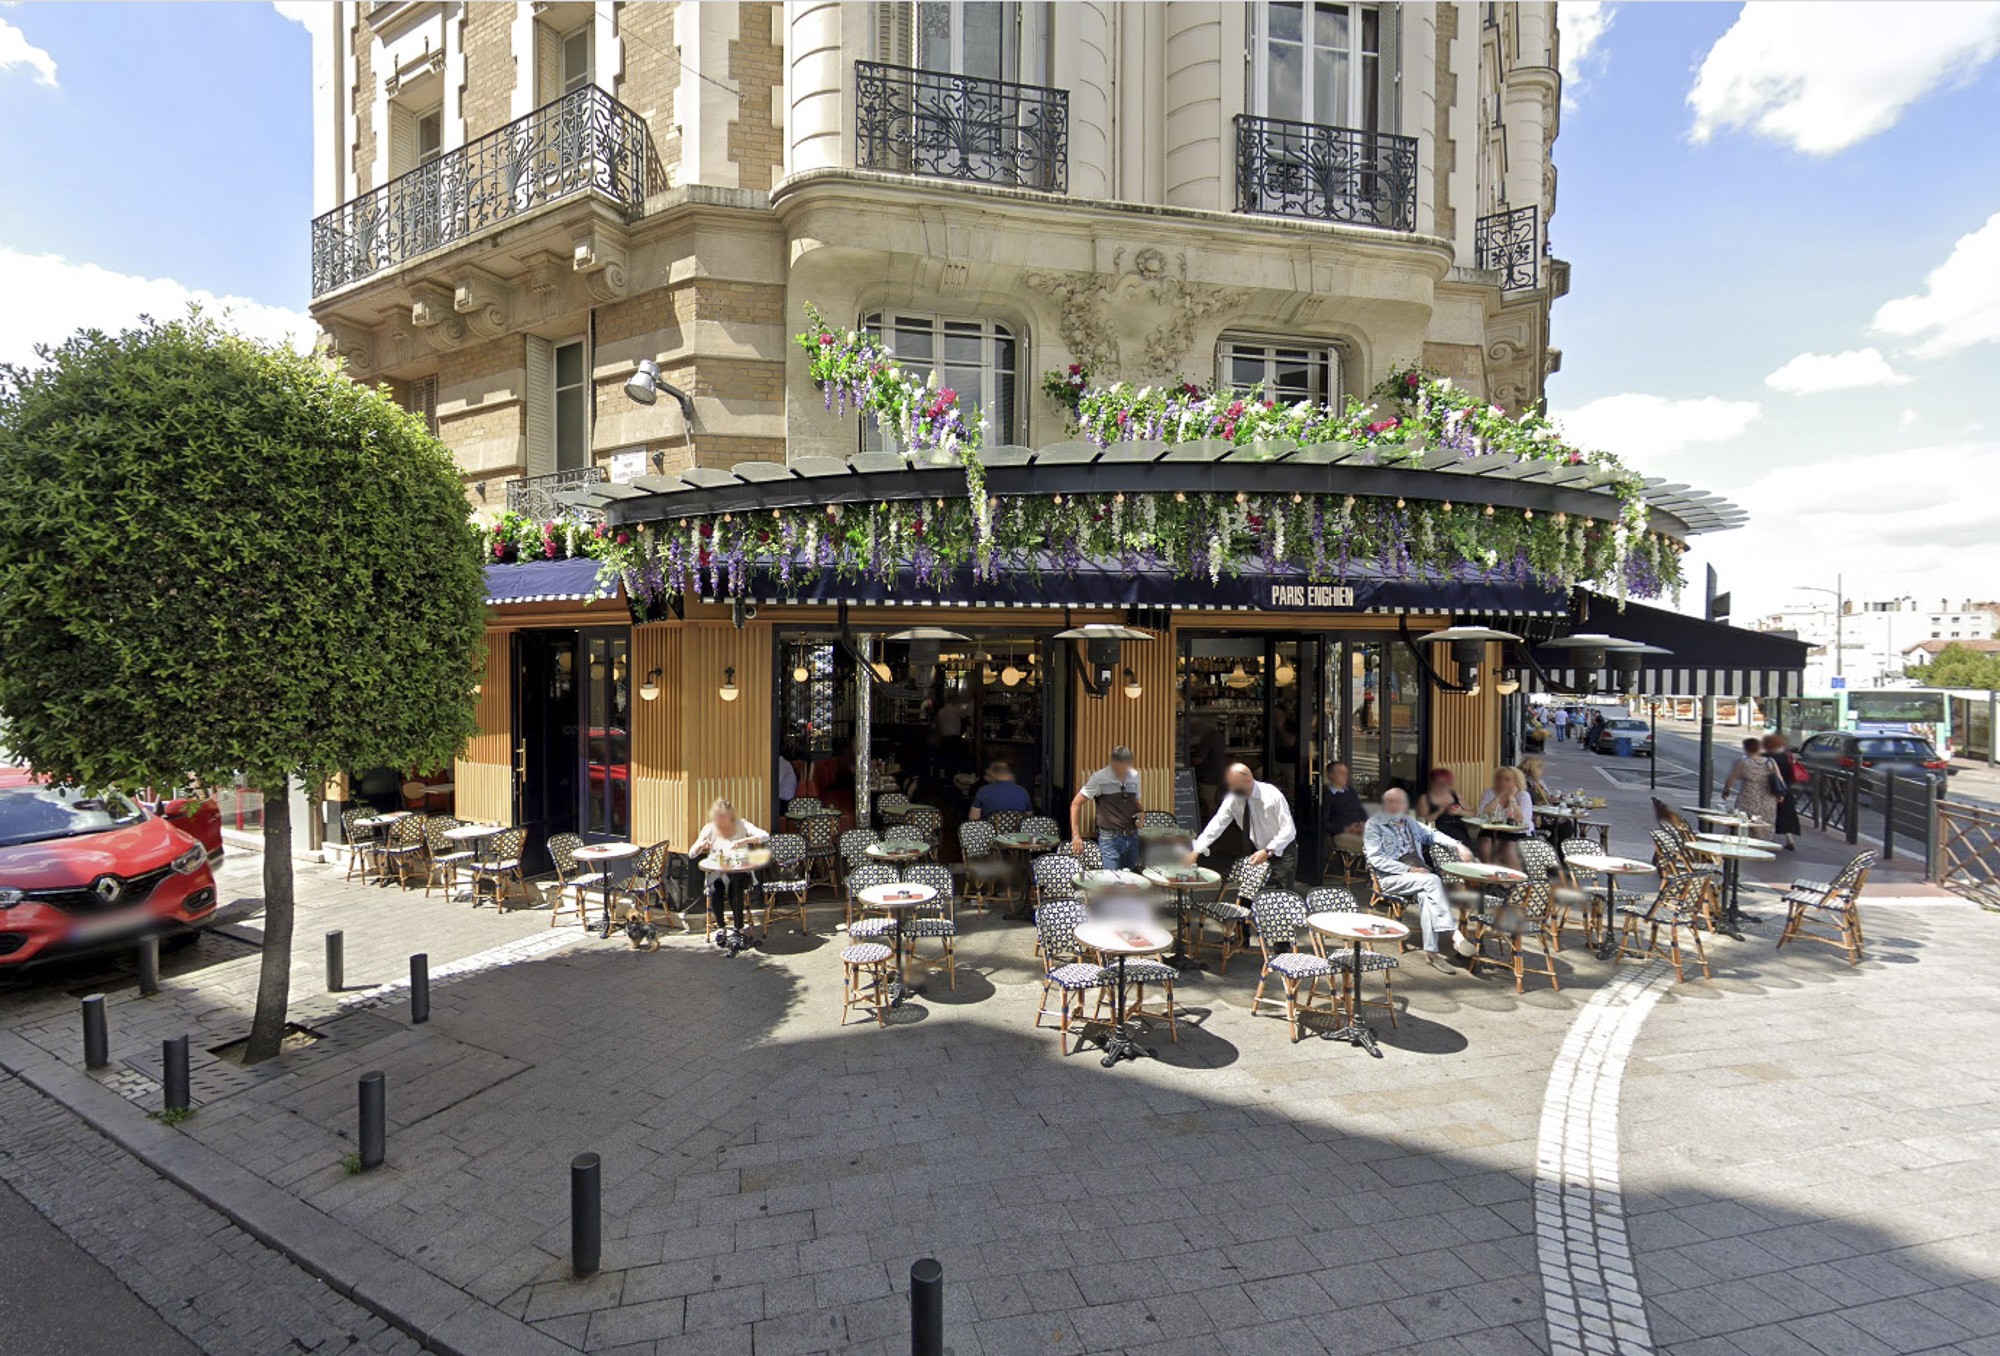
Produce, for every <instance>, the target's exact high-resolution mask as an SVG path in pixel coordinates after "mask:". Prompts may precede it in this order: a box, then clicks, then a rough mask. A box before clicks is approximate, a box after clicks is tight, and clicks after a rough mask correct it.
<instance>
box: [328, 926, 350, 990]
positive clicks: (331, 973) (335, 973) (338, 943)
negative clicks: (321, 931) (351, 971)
mask: <svg viewBox="0 0 2000 1356" xmlns="http://www.w3.org/2000/svg"><path fill="white" fill-rule="evenodd" d="M346 987H347V938H346V937H345V936H344V935H343V934H342V933H341V931H340V929H339V928H335V929H334V930H333V931H332V932H329V933H327V934H326V991H327V992H328V993H339V992H340V991H341V990H342V989H345V988H346Z"/></svg>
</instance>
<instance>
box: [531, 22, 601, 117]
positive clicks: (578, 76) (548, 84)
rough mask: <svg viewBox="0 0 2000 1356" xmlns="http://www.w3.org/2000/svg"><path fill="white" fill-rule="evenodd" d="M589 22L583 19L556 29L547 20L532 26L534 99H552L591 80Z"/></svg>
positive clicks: (547, 100)
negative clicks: (577, 22) (581, 22)
mask: <svg viewBox="0 0 2000 1356" xmlns="http://www.w3.org/2000/svg"><path fill="white" fill-rule="evenodd" d="M592 47H593V43H592V39H591V25H590V24H589V23H583V24H580V25H578V26H577V27H575V28H571V29H569V30H568V31H566V32H558V31H557V30H556V29H555V28H553V27H551V26H550V25H549V24H547V23H540V24H537V25H536V26H535V48H536V50H535V86H536V89H535V93H536V95H537V96H538V97H537V100H536V102H537V103H543V104H548V103H554V102H555V101H556V100H557V99H560V98H562V97H563V96H564V95H565V94H569V93H572V92H573V91H575V90H579V89H582V88H583V87H584V86H585V85H588V84H590V83H591V81H592V76H593V75H594V73H595V66H596V61H595V57H596V53H595V52H594V51H593V50H592Z"/></svg>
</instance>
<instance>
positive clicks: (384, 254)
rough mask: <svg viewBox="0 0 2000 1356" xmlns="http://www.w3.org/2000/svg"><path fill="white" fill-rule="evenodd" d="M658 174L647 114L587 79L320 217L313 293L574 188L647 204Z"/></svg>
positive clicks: (454, 239)
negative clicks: (495, 129) (518, 116)
mask: <svg viewBox="0 0 2000 1356" xmlns="http://www.w3.org/2000/svg"><path fill="white" fill-rule="evenodd" d="M656 179H657V174H656V171H655V167H654V163H653V142H652V137H651V135H650V134H649V133H648V132H647V130H646V121H645V119H644V118H641V117H640V116H639V115H638V114H637V113H635V112H633V111H632V110H631V109H629V108H627V107H626V106H625V105H624V104H621V103H619V102H618V101H617V100H616V99H614V98H612V97H611V96H610V95H609V94H606V93H605V92H604V91H603V90H601V89H599V88H597V87H596V86H595V85H586V86H584V87H583V88H581V89H577V90H572V91H571V92H570V93H568V94H565V95H564V96H563V97H562V98H560V99H558V100H556V101H555V102H554V103H550V104H544V105H543V106H542V107H540V108H538V109H536V110H535V111H534V112H532V113H530V114H528V115H527V116H526V117H524V118H518V119H516V120H515V121H513V122H510V123H508V124H507V125H506V126H505V127H502V128H500V129H498V130H497V131H493V132H489V133H487V134H486V135H485V136H483V137H479V138H478V139H476V140H474V141H468V142H466V143H465V145H463V146H458V147H455V148H453V149H452V150H449V151H446V152H445V153H444V154H443V155H440V156H439V157H438V158H437V159H435V160H433V161H431V162H430V163H429V164H427V165H420V166H418V167H417V168H416V169H413V170H411V171H410V172H409V173H407V174H402V175H398V176H397V177H396V178H394V179H391V180H390V181H389V182H388V183H386V184H383V185H382V186H381V187H380V188H377V189H374V190H372V191H371V192H368V193H364V194H362V195H361V196H360V197H358V198H354V199H352V200H350V201H348V202H344V203H342V204H341V205H340V206H338V207H336V208H334V209H333V210H332V211H331V212H328V213H326V214H325V215H324V216H321V217H319V218H318V219H316V220H315V221H314V222H313V227H312V290H313V295H314V296H316V297H318V296H324V295H326V294H327V293H328V292H332V291H334V290H335V289H337V288H341V287H345V286H346V285H347V284H349V283H351V282H356V281H358V280H360V279H362V278H366V277H370V276H372V275H374V274H376V273H380V272H382V271H384V270H385V269H391V268H395V267H397V266H398V265H401V264H404V263H407V262H409V261H410V260H411V259H414V258H416V257H417V256H419V255H422V254H426V253H428V252H429V251H431V250H435V249H440V248H442V247H444V246H446V245H451V244H456V243H457V242H459V241H461V240H464V239H466V238H468V237H470V236H472V235H474V234H476V233H478V232H480V231H483V230H486V229H487V228H488V227H491V226H496V225H499V224H500V223H502V222H504V221H507V220H510V219H511V218H514V217H518V216H520V215H521V214H522V213H524V212H528V211H532V210H533V209H535V208H537V207H542V206H545V205H547V204H549V203H552V202H555V201H557V200H558V199H561V198H567V197H569V196H571V195H572V194H577V193H584V192H596V193H601V194H603V195H604V196H605V197H607V198H610V199H611V200H612V201H614V202H616V203H619V204H621V205H622V206H624V207H626V208H630V209H637V208H639V207H642V206H644V204H645V201H646V194H647V192H648V187H649V185H651V184H653V183H654V182H656Z"/></svg>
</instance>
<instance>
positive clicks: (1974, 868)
mask: <svg viewBox="0 0 2000 1356" xmlns="http://www.w3.org/2000/svg"><path fill="white" fill-rule="evenodd" d="M1936 863H1937V869H1936V871H1935V873H1934V876H1933V878H1934V879H1935V880H1936V881H1937V883H1938V884H1939V885H1944V886H1949V887H1950V888H1951V889H1954V890H1957V891H1959V892H1960V893H1961V894H1964V895H1968V896H1970V897H1971V898H1973V899H1976V900H1978V901H1979V902H1980V903H1981V904H1983V905H1985V906H1986V907H1987V908H1989V909H2000V813H1996V812H1994V811H1992V810H1985V809H1980V808H1978V807H1977V806H1972V805H1957V804H1952V803H1950V802H1946V803H1943V804H1940V805H1939V806H1938V851H1937V857H1936Z"/></svg>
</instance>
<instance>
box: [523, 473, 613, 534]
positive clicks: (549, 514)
mask: <svg viewBox="0 0 2000 1356" xmlns="http://www.w3.org/2000/svg"><path fill="white" fill-rule="evenodd" d="M603 483H604V468H603V467H602V466H579V467H577V468H575V469H574V470H569V471H552V472H550V473H549V474H548V475H541V476H522V477H520V478H519V479H516V480H510V481H508V482H507V511H508V512H509V513H518V514H520V515H521V516H522V517H524V518H533V519H534V520H535V521H536V522H548V521H550V520H552V519H562V518H568V517H570V516H572V515H573V514H574V513H575V512H576V510H575V509H573V508H571V507H570V506H569V505H568V504H565V503H562V502H561V501H560V500H558V499H557V498H556V495H558V494H560V493H561V492H562V491H564V490H580V489H583V488H584V487H585V486H588V485H601V484H603Z"/></svg>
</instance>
